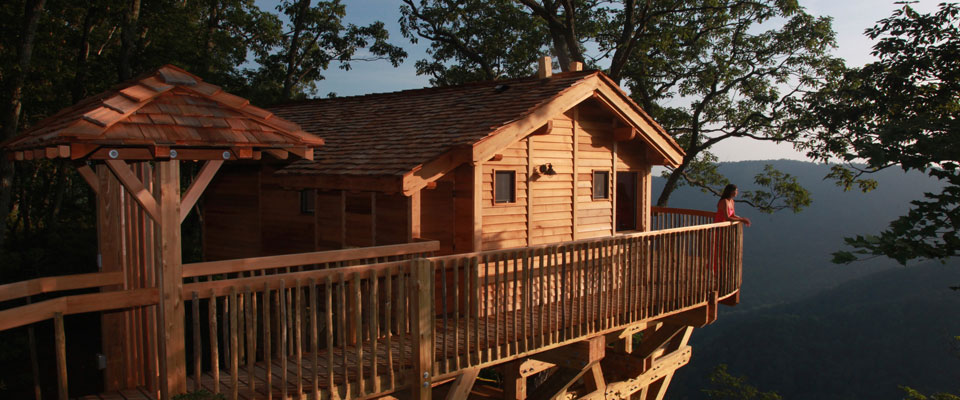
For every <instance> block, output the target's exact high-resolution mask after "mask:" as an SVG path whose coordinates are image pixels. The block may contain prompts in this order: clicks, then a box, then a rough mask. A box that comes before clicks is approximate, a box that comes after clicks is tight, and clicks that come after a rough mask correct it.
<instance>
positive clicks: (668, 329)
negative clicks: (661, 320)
mask: <svg viewBox="0 0 960 400" xmlns="http://www.w3.org/2000/svg"><path fill="white" fill-rule="evenodd" d="M686 329H687V327H686V326H678V325H666V324H664V325H662V326H661V327H660V328H659V329H656V330H653V329H648V330H646V331H644V332H643V340H642V341H641V342H640V345H639V346H637V347H636V348H634V349H633V354H634V355H636V356H637V357H640V358H641V359H642V358H646V357H649V356H650V355H651V354H653V352H654V351H656V350H658V349H660V348H662V347H663V346H664V345H666V344H667V343H668V342H669V341H670V340H672V339H673V338H674V337H675V336H677V335H679V334H680V333H682V332H684V331H685V330H686Z"/></svg>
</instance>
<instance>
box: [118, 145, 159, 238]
mask: <svg viewBox="0 0 960 400" xmlns="http://www.w3.org/2000/svg"><path fill="white" fill-rule="evenodd" d="M105 162H106V164H107V167H110V170H111V171H113V174H114V175H116V176H117V179H118V180H119V181H120V184H122V185H123V187H124V189H127V191H128V192H130V194H131V195H133V198H134V200H136V201H137V203H140V206H141V207H143V209H144V211H146V212H147V214H149V215H150V218H152V219H153V221H154V222H156V223H160V206H158V205H157V199H155V198H154V197H153V195H152V194H150V192H149V191H147V189H146V188H145V187H144V186H143V182H140V179H139V178H137V175H136V174H134V173H133V170H131V169H130V166H129V165H127V163H126V162H125V161H123V160H106V161H105Z"/></svg>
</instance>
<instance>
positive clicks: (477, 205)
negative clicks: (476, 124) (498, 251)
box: [472, 162, 483, 251]
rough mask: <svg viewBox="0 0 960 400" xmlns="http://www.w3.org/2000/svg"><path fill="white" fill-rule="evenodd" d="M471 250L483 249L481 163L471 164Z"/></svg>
mask: <svg viewBox="0 0 960 400" xmlns="http://www.w3.org/2000/svg"><path fill="white" fill-rule="evenodd" d="M472 196H473V251H482V250H483V163H480V162H478V163H476V165H474V166H473V194H472Z"/></svg>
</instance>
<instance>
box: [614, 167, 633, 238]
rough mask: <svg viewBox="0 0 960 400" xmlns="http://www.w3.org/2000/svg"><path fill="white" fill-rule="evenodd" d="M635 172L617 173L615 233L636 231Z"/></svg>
mask: <svg viewBox="0 0 960 400" xmlns="http://www.w3.org/2000/svg"><path fill="white" fill-rule="evenodd" d="M637 178H638V175H637V173H636V172H617V231H631V230H636V229H637Z"/></svg>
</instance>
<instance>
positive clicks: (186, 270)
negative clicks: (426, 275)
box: [183, 240, 440, 278]
mask: <svg viewBox="0 0 960 400" xmlns="http://www.w3.org/2000/svg"><path fill="white" fill-rule="evenodd" d="M438 250H440V242H438V241H436V240H432V241H423V242H414V243H404V244H394V245H386V246H376V247H362V248H356V249H343V250H330V251H316V252H311V253H297V254H283V255H278V256H266V257H253V258H240V259H234V260H222V261H208V262H200V263H192V264H184V265H183V277H184V278H190V277H195V276H204V275H215V274H228V273H234V272H246V271H255V270H263V269H271V268H283V267H290V266H297V265H310V264H323V263H330V262H338V261H351V260H363V259H369V258H378V257H391V256H402V255H408V254H416V253H429V252H434V251H438Z"/></svg>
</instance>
